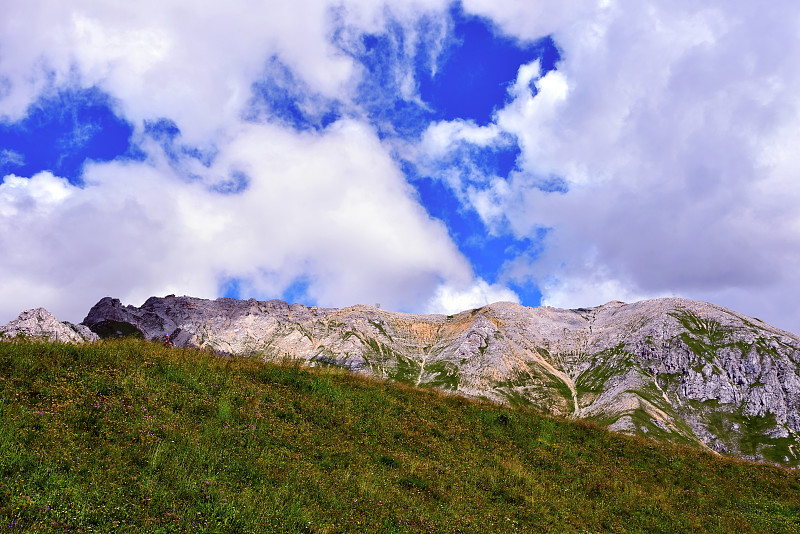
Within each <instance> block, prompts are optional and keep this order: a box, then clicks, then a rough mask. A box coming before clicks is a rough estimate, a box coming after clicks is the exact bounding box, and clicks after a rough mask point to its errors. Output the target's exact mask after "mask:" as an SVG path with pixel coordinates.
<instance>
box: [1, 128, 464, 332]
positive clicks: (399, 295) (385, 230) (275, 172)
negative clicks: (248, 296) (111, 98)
mask: <svg viewBox="0 0 800 534" xmlns="http://www.w3.org/2000/svg"><path fill="white" fill-rule="evenodd" d="M310 154H313V157H309V155H310ZM232 170H236V171H237V172H239V173H243V174H246V175H247V179H248V182H249V185H248V187H247V188H246V189H244V190H242V191H240V192H236V193H232V194H228V195H220V194H219V193H217V192H216V190H215V189H214V187H212V186H213V185H214V179H215V177H218V176H220V177H224V176H227V175H228V174H229V173H230V172H231V171H232ZM207 175H208V178H207V179H205V180H196V181H190V182H187V181H186V180H184V179H183V177H182V176H180V174H179V173H176V172H175V170H174V169H172V168H171V167H170V166H169V165H168V164H167V162H166V161H157V160H154V161H148V162H142V163H139V162H127V163H103V164H94V165H92V166H91V167H89V168H88V169H87V170H86V171H85V174H84V177H85V182H86V185H85V186H84V188H78V187H76V186H72V185H70V184H69V183H68V182H67V181H66V180H64V179H60V178H58V177H54V176H52V175H51V174H49V173H41V174H38V175H36V176H34V177H32V178H30V179H22V178H18V177H14V176H10V177H7V178H6V180H5V182H4V183H3V184H2V185H0V214H1V215H2V217H1V218H0V222H2V224H3V227H2V228H0V248H2V249H3V250H5V251H15V252H16V254H14V255H7V256H6V257H5V258H4V260H3V262H2V264H0V279H2V280H3V282H2V283H3V287H2V292H3V294H4V295H9V294H13V295H14V296H15V298H10V299H4V302H3V310H2V312H3V313H4V314H5V315H7V316H8V315H11V314H15V313H18V312H19V311H20V310H18V309H16V308H17V307H19V305H20V303H21V302H28V303H30V305H31V306H32V305H34V304H36V299H44V300H46V301H47V302H48V303H50V305H51V306H52V307H53V309H54V311H55V312H56V313H60V314H62V315H63V316H64V317H67V318H71V319H72V320H79V319H81V318H82V317H81V316H80V315H81V314H83V313H85V312H86V311H87V310H88V308H89V307H90V306H91V304H93V303H94V302H95V301H96V300H98V299H99V298H100V297H102V296H103V295H106V294H112V295H116V296H119V297H120V298H122V299H123V300H125V301H126V302H132V303H137V304H138V303H140V302H142V301H143V300H144V299H146V298H147V297H148V296H150V295H152V294H163V293H171V292H180V293H186V294H191V295H196V296H202V297H215V296H217V291H218V288H219V286H220V283H221V282H222V281H223V280H224V279H225V278H237V279H241V280H243V284H245V285H249V286H250V287H251V288H253V289H254V290H255V291H257V294H260V295H279V294H280V293H281V292H282V291H283V290H285V289H286V288H287V287H288V286H289V285H291V283H292V282H293V281H294V279H295V278H297V277H303V278H304V279H306V280H307V281H308V284H309V288H308V293H309V294H310V295H312V296H313V297H314V298H315V300H316V301H317V302H318V303H319V304H320V305H327V306H333V305H335V306H344V305H349V304H352V303H353V302H382V303H385V305H386V306H389V307H392V308H393V309H413V308H414V307H415V306H416V305H418V303H419V302H425V301H426V300H427V299H428V298H429V295H430V294H432V293H433V292H434V291H435V290H436V288H437V287H438V286H439V285H440V284H441V283H442V282H443V281H446V280H451V281H455V282H460V283H468V282H469V280H470V279H471V276H472V275H471V269H470V267H469V264H468V263H467V262H466V261H465V260H464V258H463V257H462V256H461V255H460V254H459V252H458V250H457V248H456V247H455V245H454V244H453V243H452V241H451V240H450V238H449V236H448V234H447V230H446V228H445V227H444V225H443V224H442V223H441V222H439V221H436V220H433V219H431V218H430V217H429V216H428V215H427V213H426V212H425V210H424V208H422V207H421V206H420V205H419V204H417V202H416V201H415V199H414V197H413V194H412V191H411V189H410V186H409V185H408V184H407V183H406V182H405V180H404V178H403V176H402V174H401V173H400V172H399V171H398V170H397V168H396V165H395V163H394V162H393V160H392V159H391V158H390V157H389V156H388V155H387V154H386V151H385V150H383V149H382V147H381V144H380V141H379V140H378V139H377V137H376V136H375V134H374V133H373V132H372V131H370V130H369V129H368V128H366V127H365V126H364V125H362V124H359V123H357V122H352V121H342V122H340V123H337V124H336V125H333V126H332V127H331V128H330V129H329V130H328V131H326V133H325V135H319V134H317V133H309V132H306V133H302V132H294V131H291V130H287V129H283V128H280V127H278V126H275V125H256V124H246V125H242V127H241V131H239V132H237V135H236V136H235V139H234V141H233V142H231V143H230V144H229V145H228V146H226V147H225V148H224V149H223V150H222V151H221V153H220V155H219V156H218V157H217V159H216V160H215V163H214V165H212V166H211V167H210V168H209V169H208V172H207ZM43 295H45V296H43ZM9 306H12V308H11V309H9Z"/></svg>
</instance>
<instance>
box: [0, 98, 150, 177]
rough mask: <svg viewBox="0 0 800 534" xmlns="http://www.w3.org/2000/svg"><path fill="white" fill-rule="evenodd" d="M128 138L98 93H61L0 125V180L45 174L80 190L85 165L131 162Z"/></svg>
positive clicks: (129, 132)
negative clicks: (90, 162) (120, 160)
mask: <svg viewBox="0 0 800 534" xmlns="http://www.w3.org/2000/svg"><path fill="white" fill-rule="evenodd" d="M132 134H133V127H132V126H131V125H130V124H129V123H128V122H127V121H125V120H124V119H122V118H120V117H118V116H117V115H116V113H115V112H114V110H113V107H112V105H111V101H110V99H109V97H108V96H107V95H106V94H104V93H103V92H101V91H100V90H98V89H63V90H61V91H59V92H58V93H56V94H54V95H49V96H46V97H42V98H40V99H39V100H38V101H37V102H36V103H34V104H33V105H31V106H30V107H29V108H28V113H27V115H26V117H25V118H24V119H23V120H22V121H20V122H17V123H12V124H9V123H0V147H2V150H0V180H1V179H2V177H3V176H6V175H8V174H12V173H13V174H16V175H18V176H26V177H30V176H33V175H34V174H36V173H38V172H41V171H45V170H47V171H50V172H52V173H53V174H55V175H57V176H61V177H64V178H67V179H68V180H69V182H70V183H72V184H77V185H80V184H82V183H83V182H82V179H81V172H82V167H83V164H84V163H85V162H86V161H87V160H94V161H111V160H114V159H117V158H119V157H129V158H134V159H136V158H137V157H138V156H136V151H135V150H133V149H132V147H131V145H130V138H131V135H132Z"/></svg>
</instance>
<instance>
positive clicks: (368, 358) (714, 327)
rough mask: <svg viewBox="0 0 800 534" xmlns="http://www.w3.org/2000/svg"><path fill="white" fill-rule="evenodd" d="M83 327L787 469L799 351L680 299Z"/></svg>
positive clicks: (301, 310)
mask: <svg viewBox="0 0 800 534" xmlns="http://www.w3.org/2000/svg"><path fill="white" fill-rule="evenodd" d="M84 324H86V325H87V326H89V327H91V328H93V329H95V330H98V331H99V329H98V326H99V325H108V324H112V325H117V326H119V328H121V329H125V328H127V329H129V330H130V331H136V332H141V334H142V335H143V336H144V337H145V338H147V339H160V338H162V337H163V336H164V335H165V334H170V335H171V336H172V338H173V340H174V342H175V344H176V345H178V346H191V347H197V348H205V349H211V350H214V351H216V352H219V353H222V354H231V355H244V356H251V357H257V358H260V359H263V360H284V359H300V360H304V361H306V362H308V363H309V364H310V365H334V366H339V367H344V368H347V369H350V370H351V371H354V372H358V373H362V374H366V375H371V376H375V377H380V378H387V379H392V380H398V381H403V382H408V383H411V384H415V385H420V386H432V387H438V388H443V389H446V390H449V391H452V392H455V393H459V394H462V395H468V396H472V397H479V398H485V399H490V400H494V401H498V402H505V403H511V404H519V405H527V406H532V407H535V408H537V409H539V410H542V411H545V412H550V413H555V414H560V415H567V416H575V417H583V418H588V419H592V420H595V421H598V422H599V423H601V424H604V425H607V426H609V427H610V428H612V429H615V430H619V431H623V432H628V433H633V434H643V435H649V436H652V437H655V438H658V439H663V440H668V441H676V442H682V443H696V444H701V445H702V446H705V447H709V448H711V449H713V450H715V451H718V452H724V453H730V454H735V455H739V456H743V457H747V458H753V459H768V460H771V461H775V462H778V463H782V464H784V465H790V466H799V465H800V440H799V439H798V434H799V433H800V415H799V412H798V410H799V409H800V338H798V337H797V336H795V335H793V334H790V333H788V332H784V331H782V330H778V329H776V328H773V327H771V326H769V325H767V324H765V323H763V322H761V321H759V320H758V319H753V318H750V317H747V316H744V315H741V314H739V313H736V312H734V311H732V310H728V309H725V308H721V307H719V306H714V305H711V304H707V303H702V302H695V301H690V300H682V299H657V300H649V301H643V302H637V303H633V304H624V303H621V302H611V303H608V304H605V305H603V306H599V307H596V308H582V309H576V310H563V309H556V308H549V307H541V308H528V307H524V306H519V305H517V304H511V303H496V304H492V305H489V306H486V307H483V308H480V309H475V310H470V311H465V312H462V313H459V314H456V315H452V316H445V315H413V314H402V313H393V312H388V311H385V310H381V309H378V308H374V307H371V306H353V307H350V308H343V309H325V308H317V307H305V306H301V305H299V304H292V305H289V304H287V303H285V302H283V301H278V300H272V301H267V302H262V301H256V300H253V299H251V300H247V301H238V300H233V299H225V298H222V299H217V300H215V301H210V300H203V299H196V298H190V297H175V296H169V297H166V298H155V297H154V298H150V299H148V300H147V302H145V303H144V304H143V305H142V306H141V307H139V308H136V307H133V306H123V305H122V303H121V302H120V301H119V300H116V299H111V298H104V299H102V300H101V301H100V302H98V303H97V305H95V306H94V307H93V308H92V310H91V311H90V312H89V314H88V316H87V317H86V319H85V320H84Z"/></svg>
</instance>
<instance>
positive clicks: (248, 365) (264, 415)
mask: <svg viewBox="0 0 800 534" xmlns="http://www.w3.org/2000/svg"><path fill="white" fill-rule="evenodd" d="M798 517H800V472H796V471H795V472H793V471H787V470H785V469H781V468H778V467H773V466H769V465H757V464H750V463H746V462H742V461H736V460H731V459H726V458H721V457H718V456H714V455H712V454H710V453H706V452H703V451H701V450H697V449H691V448H682V447H679V446H675V445H663V444H657V443H655V442H650V441H645V440H642V439H638V438H630V437H626V436H622V435H617V434H613V433H610V432H607V431H605V430H603V429H601V428H598V427H597V426H595V425H593V424H591V423H583V422H572V421H566V420H561V419H554V418H550V417H545V416H542V415H539V414H536V413H535V412H532V411H528V410H522V409H517V410H515V409H512V408H508V407H500V406H495V405H491V404H487V403H478V402H471V401H467V400H465V399H462V398H459V397H454V396H445V395H442V394H437V393H435V392H431V391H422V390H415V389H412V388H410V387H407V386H403V385H399V384H395V383H381V382H375V381H367V380H364V379H361V378H358V377H355V376H352V375H349V374H344V373H342V372H340V371H335V370H309V369H303V368H298V367H293V366H290V365H289V366H274V365H263V364H260V363H258V362H254V361H249V360H242V359H220V358H216V357H214V356H211V355H208V354H204V353H200V352H196V351H190V350H180V349H166V348H163V347H161V346H159V345H154V344H151V343H148V342H145V341H135V340H123V341H115V342H101V343H97V344H93V345H89V346H86V347H75V346H71V345H56V344H39V343H0V521H1V522H0V532H5V531H9V532H18V531H19V532H112V531H113V532H351V531H357V532H546V531H553V532H584V531H592V532H594V531H618V532H622V531H631V532H635V531H647V532H689V531H695V532H696V531H708V532H732V531H736V532H800V519H798Z"/></svg>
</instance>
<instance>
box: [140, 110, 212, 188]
mask: <svg viewBox="0 0 800 534" xmlns="http://www.w3.org/2000/svg"><path fill="white" fill-rule="evenodd" d="M144 133H145V135H148V136H149V137H150V138H152V139H153V140H155V141H157V142H158V144H159V145H161V148H162V150H164V154H165V155H166V156H167V160H168V161H169V163H170V165H171V166H172V167H173V168H174V169H176V170H177V169H179V168H180V166H181V164H182V163H183V162H184V161H185V160H186V159H187V158H190V159H194V160H197V161H198V162H199V163H200V164H201V165H202V166H203V167H206V168H208V167H210V166H211V165H212V164H213V163H214V159H216V157H217V150H216V149H215V148H213V147H211V148H206V149H203V148H200V147H196V146H191V145H185V144H182V143H180V142H179V140H180V137H181V130H180V128H178V125H177V124H175V122H174V121H172V120H170V119H166V118H161V119H156V120H152V121H144ZM189 178H197V177H193V176H189Z"/></svg>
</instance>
